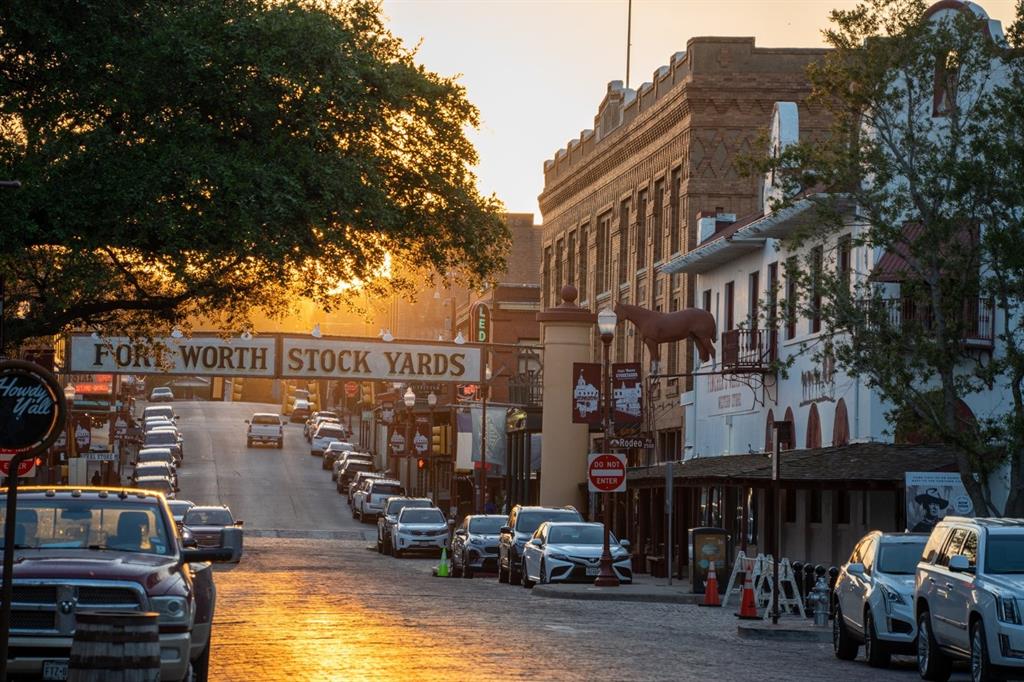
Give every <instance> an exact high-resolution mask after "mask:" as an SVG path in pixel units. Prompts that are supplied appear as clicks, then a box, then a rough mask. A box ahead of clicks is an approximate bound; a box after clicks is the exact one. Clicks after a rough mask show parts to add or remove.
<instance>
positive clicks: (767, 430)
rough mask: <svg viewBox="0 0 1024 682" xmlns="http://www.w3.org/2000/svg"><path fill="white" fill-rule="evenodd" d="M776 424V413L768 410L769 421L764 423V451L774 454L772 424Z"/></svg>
mask: <svg viewBox="0 0 1024 682" xmlns="http://www.w3.org/2000/svg"><path fill="white" fill-rule="evenodd" d="M774 423H775V413H774V412H772V411H771V410H768V419H767V420H766V421H765V423H764V451H765V452H772V449H773V448H774V447H775V440H774V439H773V437H772V428H773V427H772V424H774Z"/></svg>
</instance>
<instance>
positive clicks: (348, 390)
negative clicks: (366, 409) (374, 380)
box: [345, 381, 359, 398]
mask: <svg viewBox="0 0 1024 682" xmlns="http://www.w3.org/2000/svg"><path fill="white" fill-rule="evenodd" d="M356 393H359V384H357V383H356V382H354V381H346V382H345V395H347V396H348V397H349V398H355V397H356Z"/></svg>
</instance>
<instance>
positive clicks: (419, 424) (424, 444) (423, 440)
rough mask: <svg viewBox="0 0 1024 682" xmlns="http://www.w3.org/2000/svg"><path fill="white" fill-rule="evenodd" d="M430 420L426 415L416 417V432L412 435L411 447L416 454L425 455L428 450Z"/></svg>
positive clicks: (430, 434)
mask: <svg viewBox="0 0 1024 682" xmlns="http://www.w3.org/2000/svg"><path fill="white" fill-rule="evenodd" d="M432 435H434V434H432V433H431V432H430V420H429V419H427V418H426V417H416V433H415V435H413V437H412V447H413V450H415V451H416V454H417V455H425V454H426V453H427V451H428V450H430V437H431V436H432Z"/></svg>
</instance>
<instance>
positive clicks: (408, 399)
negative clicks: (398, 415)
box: [399, 386, 416, 483]
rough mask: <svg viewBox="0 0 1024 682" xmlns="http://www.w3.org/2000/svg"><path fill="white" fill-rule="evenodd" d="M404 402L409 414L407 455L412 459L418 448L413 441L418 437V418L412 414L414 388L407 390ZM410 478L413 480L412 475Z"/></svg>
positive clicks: (406, 441)
mask: <svg viewBox="0 0 1024 682" xmlns="http://www.w3.org/2000/svg"><path fill="white" fill-rule="evenodd" d="M402 402H403V403H405V407H406V410H407V411H408V413H409V430H408V432H407V434H408V435H407V436H406V439H405V454H406V455H409V456H410V457H411V454H412V453H413V452H415V451H416V447H415V446H414V445H413V439H414V438H415V437H416V417H415V416H414V415H413V413H412V408H413V407H415V405H416V392H415V391H413V390H412V386H409V387H408V388H406V389H405V394H404V395H403V396H402ZM410 457H406V460H407V461H408V459H409V458H410ZM406 469H408V464H406ZM399 478H401V475H399ZM410 478H412V476H411V475H410ZM410 483H411V481H410Z"/></svg>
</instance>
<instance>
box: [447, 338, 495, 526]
mask: <svg viewBox="0 0 1024 682" xmlns="http://www.w3.org/2000/svg"><path fill="white" fill-rule="evenodd" d="M459 336H462V332H459ZM455 342H456V343H458V339H455ZM490 390H491V368H490V367H488V366H486V365H484V380H483V381H482V382H481V383H480V480H479V483H478V484H477V485H478V487H479V488H480V492H479V494H478V495H477V507H476V513H477V514H483V513H485V512H484V495H485V494H486V493H485V491H486V490H487V394H488V393H489V392H490Z"/></svg>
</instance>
